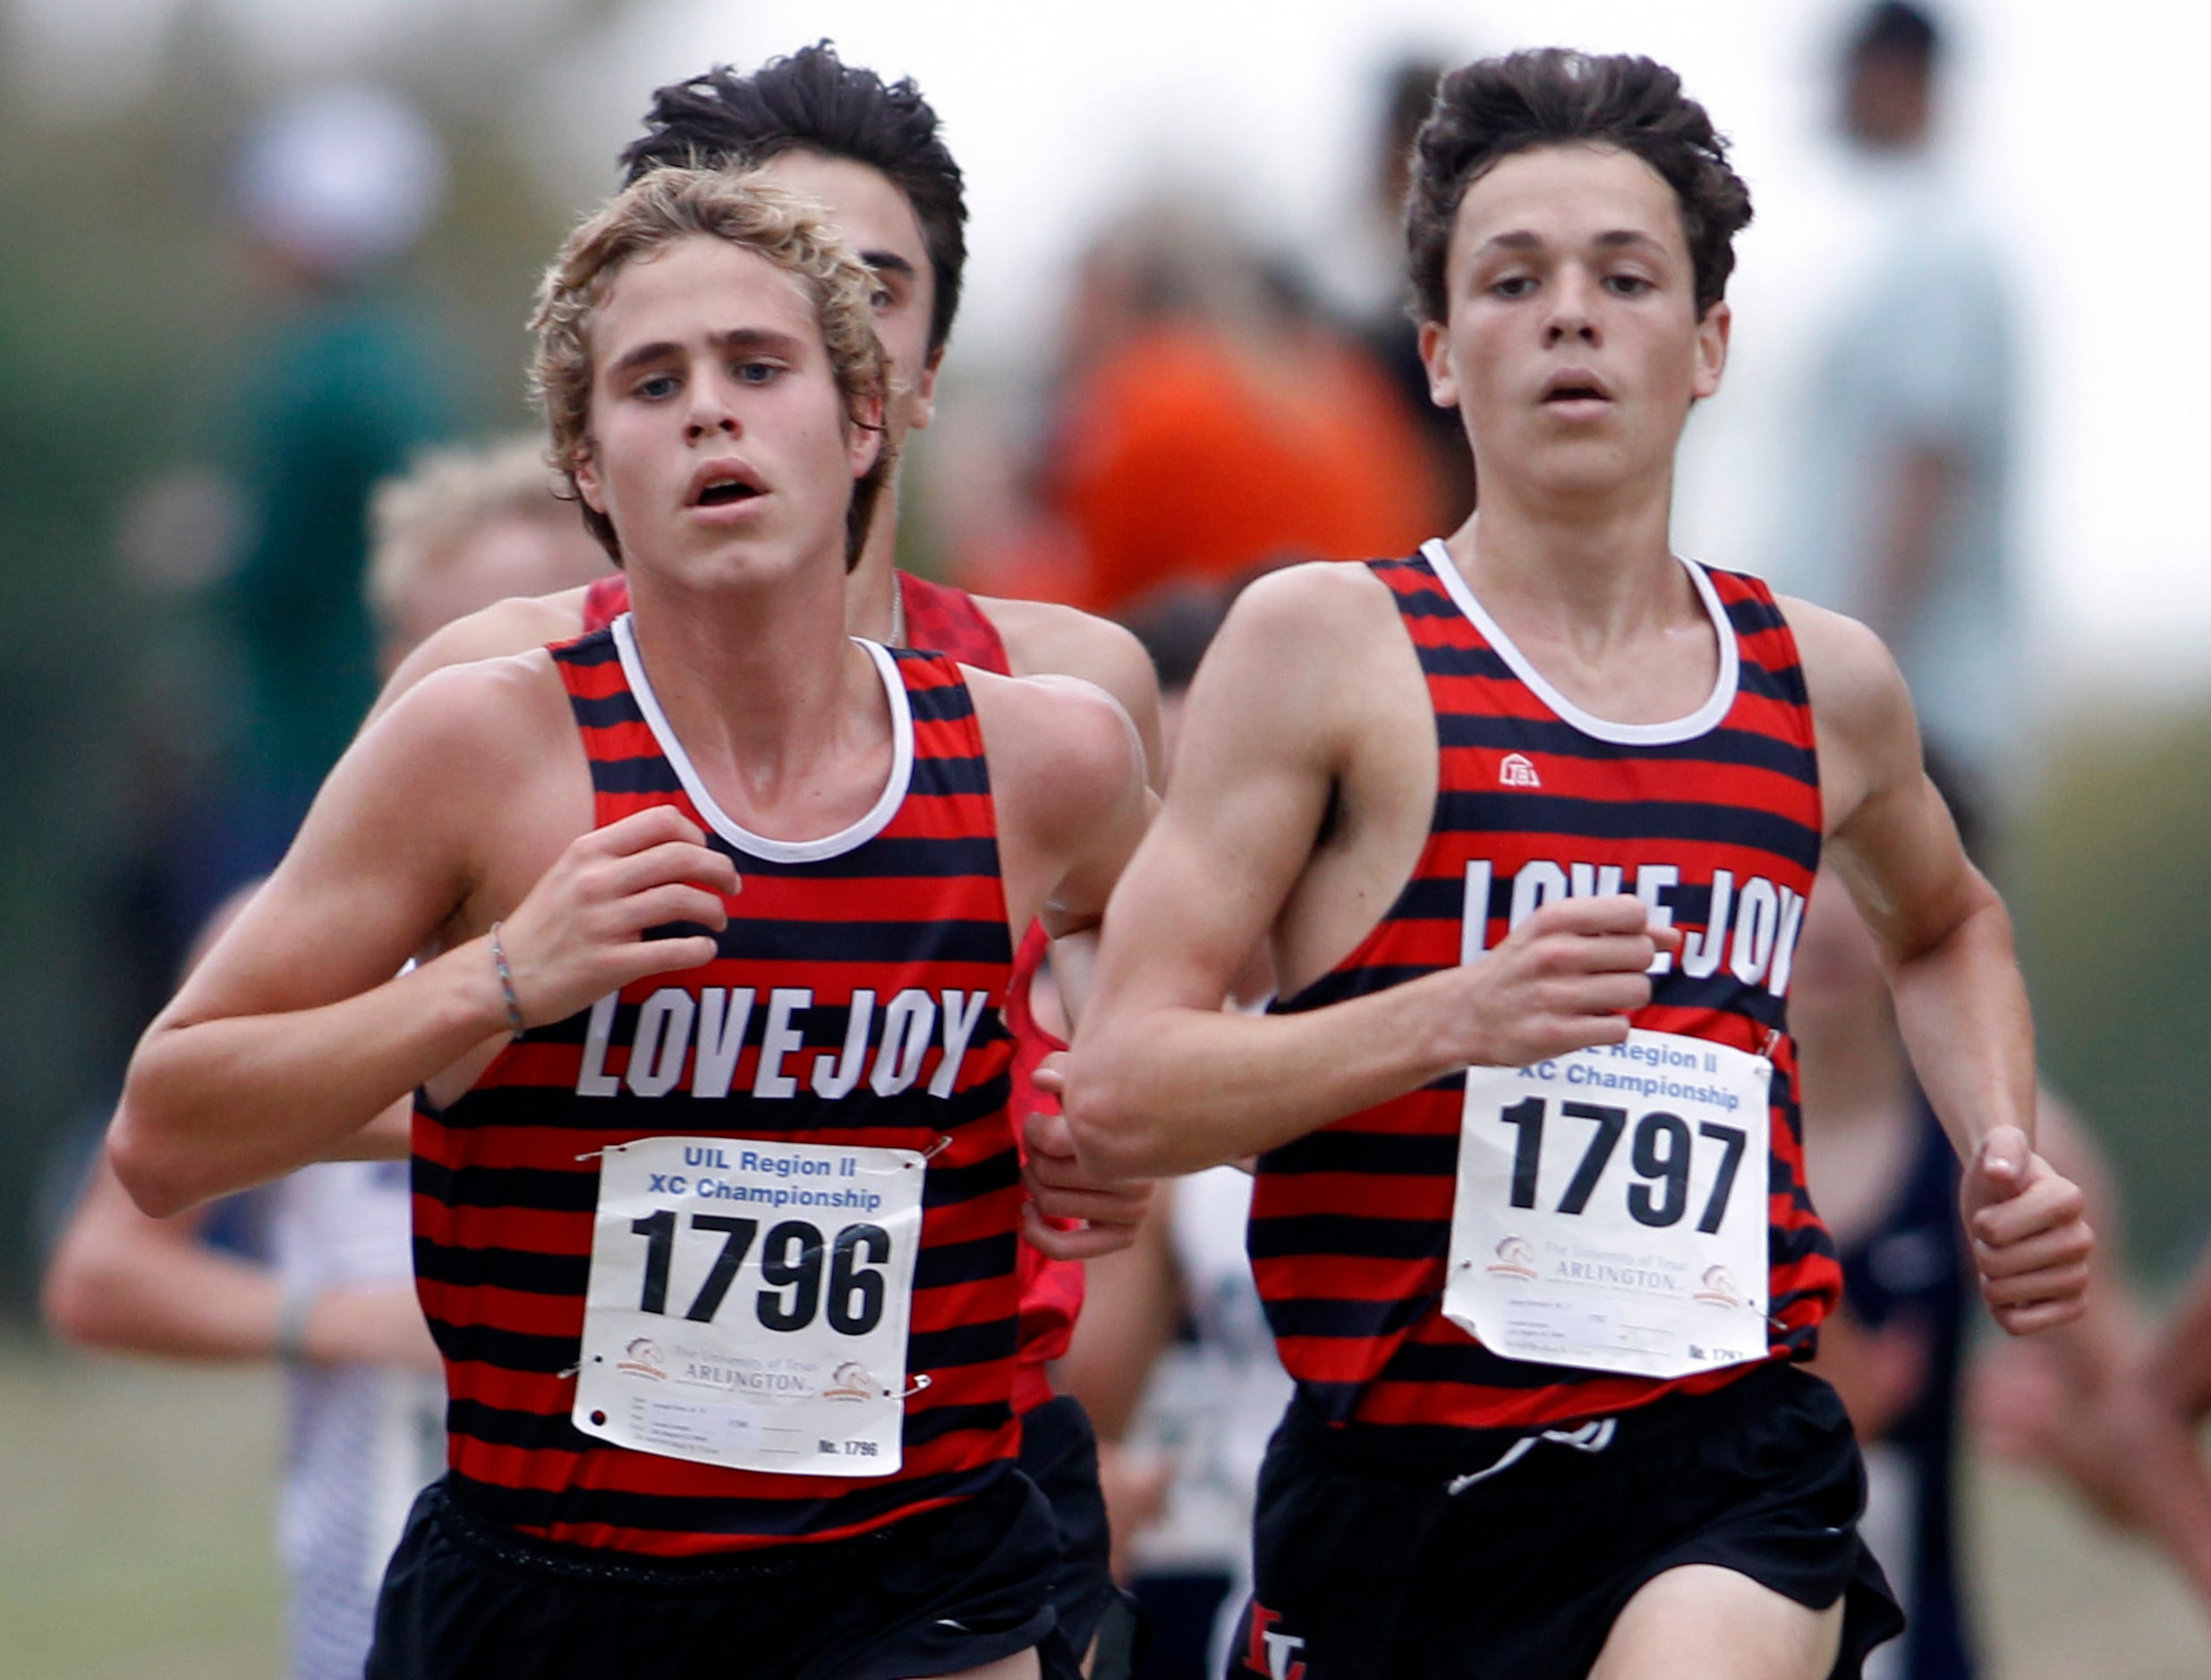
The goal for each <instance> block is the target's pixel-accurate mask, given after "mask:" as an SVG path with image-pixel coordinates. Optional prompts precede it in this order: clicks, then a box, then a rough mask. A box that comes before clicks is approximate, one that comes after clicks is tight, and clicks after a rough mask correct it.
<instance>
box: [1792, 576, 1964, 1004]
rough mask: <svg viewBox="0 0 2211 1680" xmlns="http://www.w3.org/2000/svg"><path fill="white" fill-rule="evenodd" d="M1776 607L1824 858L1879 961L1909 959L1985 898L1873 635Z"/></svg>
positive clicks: (1834, 617) (1819, 612) (1895, 676)
mask: <svg viewBox="0 0 2211 1680" xmlns="http://www.w3.org/2000/svg"><path fill="white" fill-rule="evenodd" d="M1782 605H1783V607H1784V610H1785V612H1786V614H1787V616H1788V619H1789V624H1790V629H1791V630H1792V631H1793V632H1794V633H1795V636H1796V640H1797V646H1798V651H1799V656H1800V657H1801V658H1802V660H1803V666H1804V678H1805V686H1806V689H1807V692H1808V693H1809V695H1810V697H1811V701H1812V715H1813V717H1814V719H1815V722H1816V727H1817V730H1818V734H1819V772H1820V795H1821V799H1822V801H1823V802H1824V804H1825V807H1826V824H1827V846H1828V849H1829V850H1828V855H1829V858H1830V860H1831V861H1833V864H1834V866H1835V869H1836V870H1837V872H1838V873H1839V874H1840V875H1841V877H1842V878H1843V880H1844V882H1845V883H1846V884H1847V885H1848V886H1849V887H1850V896H1851V897H1852V899H1853V900H1855V901H1856V903H1857V904H1858V910H1859V912H1860V913H1861V914H1863V915H1864V916H1865V918H1866V922H1867V926H1868V927H1869V928H1871V929H1872V930H1873V933H1874V937H1875V938H1876V939H1878V940H1879V941H1880V943H1881V946H1882V948H1883V950H1884V952H1885V953H1886V954H1887V955H1888V956H1889V958H1890V959H1891V960H1892V961H1901V960H1906V959H1909V957H1911V956H1914V955H1918V954H1919V953H1920V952H1923V951H1925V950H1926V949H1928V948H1930V947H1931V946H1935V944H1938V943H1939V942H1940V941H1941V940H1942V939H1943V937H1945V936H1946V935H1947V934H1948V932H1949V931H1950V930H1951V929H1952V928H1954V927H1955V926H1956V925H1957V924H1958V923H1959V921H1961V920H1962V919H1963V918H1964V917H1965V916H1966V915H1967V914H1969V913H1970V912H1972V911H1973V910H1975V909H1977V908H1978V907H1980V905H1982V904H1984V903H1986V901H1987V899H1988V898H1990V897H1991V896H1993V890H1992V889H1991V888H1990V887H1989V886H1988V884H1987V882H1986V880H1984V879H1983V878H1982V877H1981V876H1980V873H1979V872H1978V871H1977V870H1975V869H1974V867H1973V865H1972V863H1971V861H1969V859H1968V858H1967V856H1966V854H1965V849H1964V847H1963V845H1962V844H1960V841H1959V838H1958V829H1957V825H1956V824H1955V823H1954V822H1953V821H1952V819H1951V815H1950V808H1949V807H1948V806H1947V805H1945V804H1944V803H1943V796H1942V794H1941V793H1939V792H1938V791H1937V790H1936V789H1935V785H1934V783H1932V782H1931V781H1929V780H1928V779H1927V775H1926V763H1925V760H1924V758H1923V756H1922V753H1921V749H1920V742H1919V725H1918V718H1917V717H1915V716H1914V714H1913V711H1912V705H1911V695H1910V692H1909V690H1907V688H1906V687H1905V685H1904V678H1903V675H1902V673H1901V672H1900V671H1899V670H1898V669H1897V666H1896V661H1895V659H1894V658H1892V657H1891V656H1890V653H1889V650H1888V649H1886V648H1885V647H1884V646H1883V645H1882V642H1881V640H1880V638H1879V637H1877V636H1875V634H1874V633H1873V632H1871V631H1870V630H1867V628H1866V627H1865V626H1864V625H1863V624H1858V623H1857V622H1856V621H1855V620H1853V619H1850V618H1845V617H1843V616H1842V615H1841V614H1838V613H1832V612H1828V611H1826V610H1825V609H1824V608H1822V607H1814V606H1812V605H1810V604H1809V603H1807V602H1804V601H1794V600H1791V601H1785V602H1784V603H1783V604H1782Z"/></svg>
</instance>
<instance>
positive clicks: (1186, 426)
mask: <svg viewBox="0 0 2211 1680" xmlns="http://www.w3.org/2000/svg"><path fill="white" fill-rule="evenodd" d="M1057 443H1058V448H1057V451H1056V454H1055V455H1054V458H1053V459H1052V460H1050V462H1048V463H1047V465H1046V468H1045V476H1044V489H1045V494H1046V496H1047V497H1048V499H1049V501H1050V505H1051V506H1052V509H1053V511H1054V512H1055V513H1058V514H1059V517H1060V518H1061V519H1062V520H1064V521H1065V522H1066V523H1067V526H1068V527H1069V528H1070V529H1071V530H1072V533H1073V535H1074V537H1075V539H1076V546H1077V547H1078V549H1079V551H1080V553H1081V555H1082V556H1083V571H1082V574H1081V576H1082V581H1081V584H1080V587H1079V595H1078V598H1076V605H1077V606H1081V607H1088V608H1090V609H1092V610H1093V611H1098V612H1105V613H1113V612H1117V611H1123V610H1126V609H1127V607H1130V606H1131V605H1132V604H1133V603H1135V601H1137V600H1138V599H1140V598H1142V597H1144V596H1145V595H1146V594H1148V593H1150V592H1151V591H1152V590H1154V589H1157V588H1159V587H1160V586H1161V585H1163V584H1168V583H1171V582H1175V581H1185V580H1191V579H1228V578H1230V577H1233V576H1235V575H1237V574H1238V573H1246V572H1248V571H1250V570H1251V569H1253V568H1254V567H1257V566H1263V565H1266V564H1271V563H1273V562H1277V561H1280V560H1286V559H1356V558H1363V557H1365V556H1376V555H1397V554H1407V553H1410V552H1411V551H1412V549H1413V548H1414V547H1416V545H1418V544H1419V542H1420V541H1421V540H1422V539H1424V538H1426V537H1430V536H1433V535H1434V534H1435V533H1436V532H1437V531H1438V530H1440V529H1441V524H1440V521H1441V505H1440V504H1441V496H1440V493H1439V488H1438V486H1437V485H1436V483H1435V482H1434V480H1433V476H1432V474H1431V472H1430V470H1429V466H1428V461H1427V454H1426V451H1425V450H1424V447H1423V446H1422V443H1421V440H1420V438H1419V437H1418V436H1417V435H1416V432H1415V431H1414V429H1413V428H1412V426H1411V424H1410V423H1409V422H1408V420H1407V418H1406V416H1405V413H1404V410H1403V407H1402V405H1401V404H1400V403H1399V400H1398V398H1397V397H1396V395H1394V394H1393V393H1392V391H1391V390H1390V386H1389V384H1388V382H1387V380H1386V378H1384V377H1383V376H1382V374H1381V373H1380V372H1379V371H1378V370H1377V369H1375V367H1374V365H1373V362H1372V361H1370V360H1369V359H1368V358H1367V356H1366V355H1365V353H1364V352H1363V351H1362V350H1361V348H1360V347H1359V346H1358V345H1357V344H1355V343H1353V342H1352V341H1350V340H1349V339H1348V338H1347V337H1346V336H1345V335H1342V334H1341V333H1340V332H1339V331H1338V330H1337V329H1336V328H1335V327H1332V326H1331V325H1329V324H1328V323H1326V322H1325V321H1324V320H1322V318H1320V316H1319V315H1318V313H1317V312H1316V311H1315V310H1313V309H1311V308H1310V307H1309V306H1308V305H1307V304H1306V303H1305V300H1304V299H1303V297H1302V296H1301V295H1300V293H1299V291H1298V289H1297V286H1296V285H1295V284H1293V283H1292V282H1290V281H1289V280H1288V278H1287V277H1286V276H1282V275H1280V274H1273V273H1270V272H1269V271H1268V270H1267V268H1266V267H1264V266H1263V264H1262V263H1261V262H1260V261H1259V260H1258V259H1256V258H1255V257H1254V255H1253V254H1252V253H1251V252H1250V251H1249V250H1246V249H1245V248H1243V247H1241V246H1240V245H1238V244H1237V243H1236V242H1234V241H1233V240H1232V239H1231V238H1229V236H1227V235H1225V234H1224V233H1222V232H1221V231H1220V225H1219V223H1218V221H1217V220H1213V221H1205V220H1201V219H1200V218H1199V217H1198V216H1195V215H1193V214H1191V213H1190V212H1188V211H1186V210H1183V209H1178V208H1156V207H1155V208H1150V209H1147V210H1145V211H1143V212H1140V213H1139V214H1137V215H1136V216H1132V217H1130V218H1128V219H1127V221H1126V222H1125V223H1124V224H1123V225H1120V226H1119V227H1118V228H1116V229H1115V230H1113V231H1112V232H1110V233H1109V234H1108V235H1107V236H1106V237H1105V238H1104V239H1102V240H1101V241H1100V242H1099V243H1098V244H1097V245H1096V246H1095V247H1094V248H1093V250H1092V252H1091V255H1090V257H1089V258H1088V259H1087V260H1086V261H1085V263H1084V270H1083V275H1082V279H1081V282H1080V289H1079V292H1078V294H1077V298H1076V305H1075V310H1074V316H1073V319H1072V321H1071V323H1070V344H1069V362H1068V369H1067V386H1066V391H1065V396H1064V398H1063V402H1062V405H1061V410H1060V420H1059V429H1058V437H1057Z"/></svg>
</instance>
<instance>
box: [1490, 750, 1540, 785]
mask: <svg viewBox="0 0 2211 1680" xmlns="http://www.w3.org/2000/svg"><path fill="white" fill-rule="evenodd" d="M1497 782H1498V785H1499V786H1501V787H1541V786H1542V785H1543V777H1542V776H1538V775H1536V774H1535V760H1534V759H1530V758H1529V757H1528V756H1527V754H1526V753H1525V752H1508V753H1507V754H1505V756H1504V759H1503V761H1502V762H1501V763H1500V764H1499V765H1498V767H1497Z"/></svg>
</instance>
